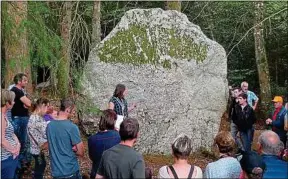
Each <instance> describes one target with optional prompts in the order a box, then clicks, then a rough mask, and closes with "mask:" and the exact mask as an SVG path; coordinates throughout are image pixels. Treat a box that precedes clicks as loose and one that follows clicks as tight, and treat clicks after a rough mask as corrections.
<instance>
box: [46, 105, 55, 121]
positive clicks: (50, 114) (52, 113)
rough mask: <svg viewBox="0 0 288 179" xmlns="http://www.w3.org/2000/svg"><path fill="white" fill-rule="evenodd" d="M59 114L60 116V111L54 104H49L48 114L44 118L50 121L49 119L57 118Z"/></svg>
mask: <svg viewBox="0 0 288 179" xmlns="http://www.w3.org/2000/svg"><path fill="white" fill-rule="evenodd" d="M57 116H58V111H56V110H55V109H54V107H53V106H49V108H48V110H47V112H46V114H45V115H44V116H43V118H44V120H45V121H46V122H48V121H52V120H54V119H56V118H57Z"/></svg>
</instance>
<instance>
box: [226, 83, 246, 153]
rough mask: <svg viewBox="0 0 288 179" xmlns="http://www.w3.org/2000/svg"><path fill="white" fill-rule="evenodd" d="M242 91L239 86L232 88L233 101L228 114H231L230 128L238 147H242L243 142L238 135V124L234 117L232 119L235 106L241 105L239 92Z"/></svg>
mask: <svg viewBox="0 0 288 179" xmlns="http://www.w3.org/2000/svg"><path fill="white" fill-rule="evenodd" d="M241 93H242V90H241V88H239V87H236V88H234V89H233V90H232V93H231V102H230V105H229V108H228V116H229V120H230V129H231V135H232V137H233V138H234V140H235V142H236V144H237V147H238V149H242V148H243V147H242V143H241V141H240V139H239V137H238V135H237V134H238V132H239V131H238V127H237V126H236V124H235V123H234V122H233V119H232V116H233V113H234V112H235V106H237V105H239V104H238V99H237V98H238V96H239V94H241Z"/></svg>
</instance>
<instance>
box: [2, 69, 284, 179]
mask: <svg viewBox="0 0 288 179" xmlns="http://www.w3.org/2000/svg"><path fill="white" fill-rule="evenodd" d="M14 83H15V84H14V85H13V86H11V87H10V88H9V90H1V135H2V136H1V138H2V140H1V178H3V179H14V178H19V179H21V178H22V177H23V173H24V171H25V170H27V168H28V167H29V165H31V163H33V164H34V165H33V178H35V179H42V178H43V177H44V172H45V169H46V164H47V163H46V156H45V155H44V151H45V150H46V151H47V150H48V153H49V161H50V168H51V175H52V177H53V178H54V179H64V178H65V179H80V178H82V174H81V171H80V167H79V162H78V157H83V156H84V151H85V149H84V145H83V142H82V140H81V137H80V132H79V128H78V126H77V125H75V124H74V123H73V122H72V121H71V120H70V119H71V117H72V116H73V115H74V114H75V111H76V105H75V103H74V101H72V100H71V99H62V100H61V101H60V107H59V110H56V108H55V107H53V106H52V105H51V104H50V101H49V100H48V99H45V98H39V99H37V100H36V101H35V102H32V101H31V100H30V99H29V97H28V96H27V93H26V92H25V86H26V85H27V83H28V81H27V76H26V75H25V74H23V73H19V74H17V75H15V77H14ZM232 92H233V95H232V97H233V99H232V103H231V106H230V108H229V118H230V119H231V132H227V131H221V132H219V133H218V134H217V135H216V137H215V146H216V148H217V150H218V154H219V155H218V157H219V159H218V160H217V161H214V162H211V163H209V164H208V165H207V166H206V167H205V169H203V171H202V169H201V168H200V167H198V166H195V165H193V164H191V163H189V161H188V158H189V156H190V154H191V151H192V141H191V137H189V136H187V135H185V134H180V135H179V136H177V137H176V139H175V140H174V141H171V142H172V144H171V153H172V154H173V157H174V163H173V164H172V165H165V166H163V167H161V168H160V169H159V172H158V175H157V178H241V179H244V178H288V169H287V168H288V163H287V162H286V161H284V160H283V159H282V157H283V154H285V150H284V149H285V146H287V144H286V141H287V136H286V134H287V129H288V119H287V109H285V107H284V106H283V98H282V97H281V96H275V97H274V99H273V100H272V101H273V102H274V107H275V110H274V112H273V113H272V115H271V117H269V118H267V120H266V124H267V125H268V126H271V129H272V130H265V131H264V132H262V134H261V135H260V136H259V138H258V146H257V150H256V151H253V150H251V144H252V141H253V135H254V127H253V124H254V123H255V121H256V117H255V114H254V113H255V112H254V110H255V109H256V107H257V103H258V97H257V96H256V95H255V94H254V93H253V92H251V91H249V90H248V83H247V82H243V83H242V84H241V88H235V89H233V90H232ZM126 95H127V88H126V87H125V85H123V84H118V85H117V86H116V89H115V91H114V94H113V96H112V98H111V99H110V101H109V104H108V109H107V110H103V111H102V113H101V117H100V121H99V131H98V132H97V133H96V134H94V135H92V136H90V137H89V139H88V153H89V158H90V159H91V161H92V168H91V173H90V178H93V179H94V178H152V170H151V169H150V168H148V167H146V166H145V161H144V158H143V156H142V155H141V154H140V153H139V152H137V151H135V150H134V149H133V146H134V145H135V143H136V141H137V139H138V137H139V131H140V126H139V123H138V121H137V119H133V118H130V117H129V116H128V113H129V112H130V111H131V110H133V109H134V108H135V107H136V104H132V105H131V106H129V107H128V102H127V101H126V100H125V97H126ZM286 107H287V105H286ZM28 109H31V113H29V111H28ZM235 149H237V150H235ZM286 152H287V149H286Z"/></svg>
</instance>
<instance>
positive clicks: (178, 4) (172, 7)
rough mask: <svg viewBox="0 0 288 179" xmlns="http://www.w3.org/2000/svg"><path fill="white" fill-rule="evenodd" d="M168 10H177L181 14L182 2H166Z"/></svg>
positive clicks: (178, 0)
mask: <svg viewBox="0 0 288 179" xmlns="http://www.w3.org/2000/svg"><path fill="white" fill-rule="evenodd" d="M166 10H176V11H179V12H181V1H180V0H177V1H166Z"/></svg>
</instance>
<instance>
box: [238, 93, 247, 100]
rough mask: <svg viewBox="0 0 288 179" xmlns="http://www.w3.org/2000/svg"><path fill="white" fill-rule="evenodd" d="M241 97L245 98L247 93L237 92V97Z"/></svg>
mask: <svg viewBox="0 0 288 179" xmlns="http://www.w3.org/2000/svg"><path fill="white" fill-rule="evenodd" d="M239 97H241V98H243V99H247V97H248V95H247V94H246V93H241V94H239V96H238V98H239Z"/></svg>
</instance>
